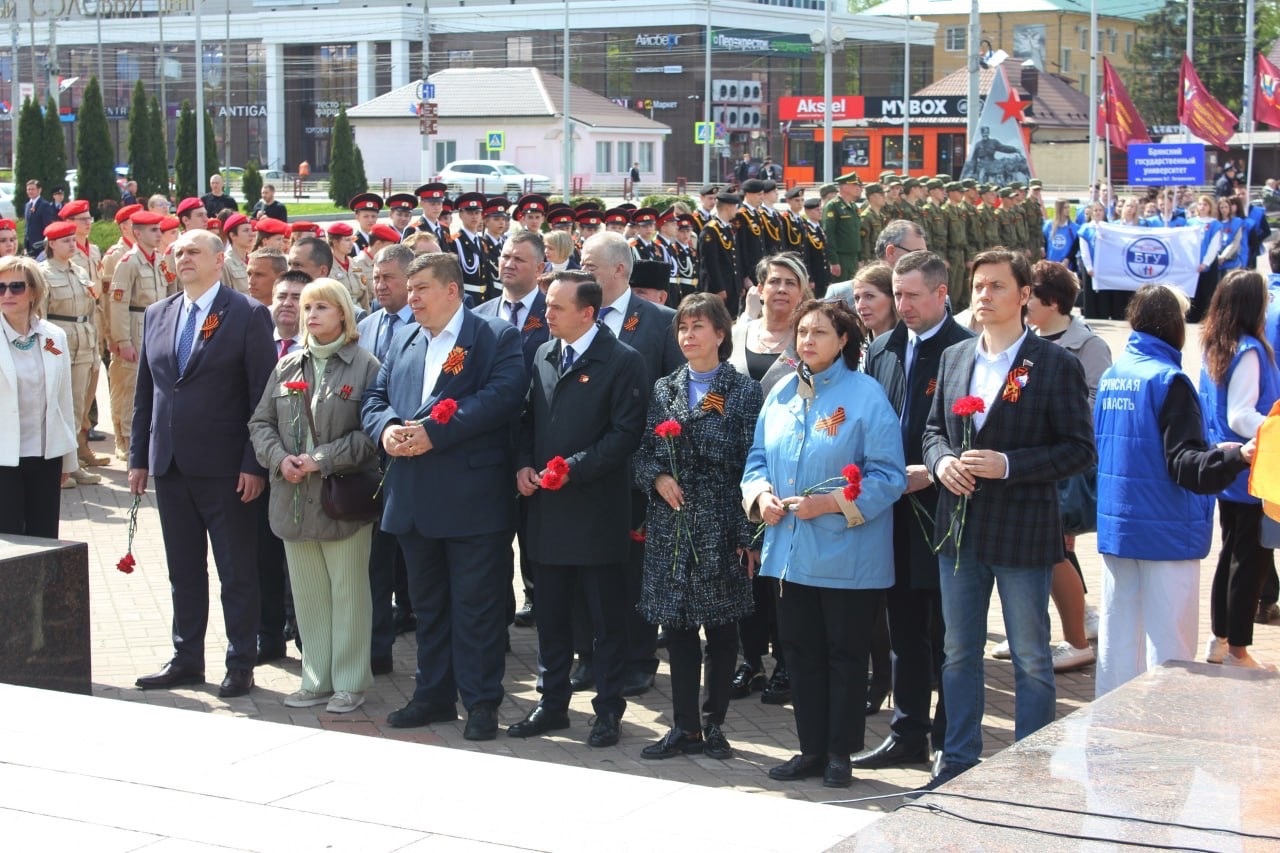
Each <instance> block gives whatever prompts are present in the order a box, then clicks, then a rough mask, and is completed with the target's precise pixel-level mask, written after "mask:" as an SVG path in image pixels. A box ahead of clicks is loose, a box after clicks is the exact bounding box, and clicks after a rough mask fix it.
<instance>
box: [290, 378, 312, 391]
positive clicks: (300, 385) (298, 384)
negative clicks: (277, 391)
mask: <svg viewBox="0 0 1280 853" xmlns="http://www.w3.org/2000/svg"><path fill="white" fill-rule="evenodd" d="M284 387H285V389H286V390H289V391H305V390H307V388H309V387H310V386H309V385H307V383H306V382H305V381H303V380H301V379H295V380H293V381H292V382H286V383H284Z"/></svg>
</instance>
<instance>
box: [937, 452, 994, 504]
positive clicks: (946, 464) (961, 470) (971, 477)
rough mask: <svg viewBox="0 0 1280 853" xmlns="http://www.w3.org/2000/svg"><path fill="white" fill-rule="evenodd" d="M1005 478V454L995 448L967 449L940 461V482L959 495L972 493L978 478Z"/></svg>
mask: <svg viewBox="0 0 1280 853" xmlns="http://www.w3.org/2000/svg"><path fill="white" fill-rule="evenodd" d="M979 477H981V478H983V479H984V480H1003V479H1004V477H1005V458H1004V454H1002V453H999V452H997V451H995V450H966V451H964V452H963V453H961V454H960V455H959V456H946V457H943V460H942V461H941V462H939V463H938V484H939V485H941V486H942V487H944V488H945V489H946V490H947V491H949V492H951V494H953V495H956V496H957V497H963V496H967V495H972V494H973V493H974V490H975V489H977V488H978V478H979Z"/></svg>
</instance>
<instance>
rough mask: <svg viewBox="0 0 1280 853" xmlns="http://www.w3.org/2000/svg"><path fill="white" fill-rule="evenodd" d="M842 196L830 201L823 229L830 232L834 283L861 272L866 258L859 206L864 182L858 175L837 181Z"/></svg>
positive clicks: (829, 251) (828, 247)
mask: <svg viewBox="0 0 1280 853" xmlns="http://www.w3.org/2000/svg"><path fill="white" fill-rule="evenodd" d="M836 184H837V185H838V190H839V195H838V196H837V197H836V198H833V199H832V200H831V201H829V202H827V206H826V208H825V209H824V210H823V212H822V227H823V229H824V230H825V231H826V232H827V258H828V260H829V261H830V262H831V278H832V280H833V281H847V280H849V279H852V278H853V274H854V273H855V272H857V271H858V263H859V261H860V260H861V258H862V229H861V222H860V221H859V220H860V213H859V211H858V207H857V201H858V197H859V196H860V195H862V180H861V179H860V178H859V177H858V176H857V174H856V173H851V174H848V175H841V176H840V177H838V178H836Z"/></svg>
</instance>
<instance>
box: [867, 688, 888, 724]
mask: <svg viewBox="0 0 1280 853" xmlns="http://www.w3.org/2000/svg"><path fill="white" fill-rule="evenodd" d="M887 698H889V685H887V684H883V685H882V684H868V685H867V716H868V717H874V716H875V715H876V714H879V713H880V709H881V708H883V707H884V700H885V699H887Z"/></svg>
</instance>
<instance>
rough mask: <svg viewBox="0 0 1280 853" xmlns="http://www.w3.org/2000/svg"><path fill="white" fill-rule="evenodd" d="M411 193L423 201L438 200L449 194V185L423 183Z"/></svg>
mask: <svg viewBox="0 0 1280 853" xmlns="http://www.w3.org/2000/svg"><path fill="white" fill-rule="evenodd" d="M413 194H414V195H416V196H417V197H418V198H420V199H422V200H423V201H440V200H441V199H443V198H444V197H445V196H447V195H448V194H449V187H448V185H447V184H441V183H430V184H423V185H422V186H420V187H418V188H417V189H416V190H414V191H413Z"/></svg>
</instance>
